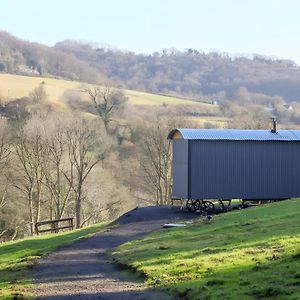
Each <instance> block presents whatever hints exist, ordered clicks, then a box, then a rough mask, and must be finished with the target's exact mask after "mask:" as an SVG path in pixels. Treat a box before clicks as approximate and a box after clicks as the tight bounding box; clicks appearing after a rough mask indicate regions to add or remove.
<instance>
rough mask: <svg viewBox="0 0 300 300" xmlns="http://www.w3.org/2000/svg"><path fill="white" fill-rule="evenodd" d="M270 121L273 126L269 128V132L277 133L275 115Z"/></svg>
mask: <svg viewBox="0 0 300 300" xmlns="http://www.w3.org/2000/svg"><path fill="white" fill-rule="evenodd" d="M272 121H273V128H272V130H271V132H272V133H277V128H276V127H277V122H276V118H275V117H273V118H272Z"/></svg>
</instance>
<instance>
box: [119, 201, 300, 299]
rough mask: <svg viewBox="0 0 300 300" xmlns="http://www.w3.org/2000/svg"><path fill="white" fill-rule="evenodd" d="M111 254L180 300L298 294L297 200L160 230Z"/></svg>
mask: <svg viewBox="0 0 300 300" xmlns="http://www.w3.org/2000/svg"><path fill="white" fill-rule="evenodd" d="M113 256H114V257H115V259H117V260H118V261H119V262H120V263H121V264H123V265H128V266H130V267H132V268H134V269H136V270H138V271H139V272H142V273H143V274H145V275H146V276H147V277H148V282H149V284H155V280H156V279H160V280H161V284H160V285H159V286H160V287H161V288H163V289H165V290H167V291H168V292H169V293H171V294H173V295H177V296H179V298H181V299H189V300H192V299H300V199H295V200H289V201H285V202H280V203H273V204H269V205H265V206H261V207H255V208H251V209H247V210H242V211H236V212H230V213H227V214H222V215H217V216H214V219H213V220H212V221H211V222H207V221H205V220H202V221H197V222H195V223H193V224H190V225H189V226H187V227H185V228H177V229H169V230H161V231H159V232H156V233H154V234H151V235H149V236H147V237H146V238H144V239H142V240H137V241H133V242H130V243H127V244H124V245H122V246H121V247H119V248H118V249H117V250H116V251H115V252H114V253H113Z"/></svg>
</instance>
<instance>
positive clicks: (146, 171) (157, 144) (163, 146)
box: [139, 120, 171, 205]
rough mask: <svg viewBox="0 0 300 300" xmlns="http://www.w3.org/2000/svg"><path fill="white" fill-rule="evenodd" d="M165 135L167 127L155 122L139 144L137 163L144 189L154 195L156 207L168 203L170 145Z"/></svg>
mask: <svg viewBox="0 0 300 300" xmlns="http://www.w3.org/2000/svg"><path fill="white" fill-rule="evenodd" d="M167 133H168V127H167V126H163V125H162V124H161V121H160V120H157V122H156V124H154V125H152V126H151V127H150V128H148V129H147V131H146V132H145V135H144V138H143V139H142V140H141V144H140V151H141V152H140V156H139V163H140V166H141V169H142V176H143V181H144V187H145V189H146V190H148V192H149V193H150V194H154V196H155V200H156V204H157V205H164V204H167V203H168V202H169V201H170V185H171V144H170V141H168V140H167V139H166V136H167Z"/></svg>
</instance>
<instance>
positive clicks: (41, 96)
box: [29, 83, 48, 104]
mask: <svg viewBox="0 0 300 300" xmlns="http://www.w3.org/2000/svg"><path fill="white" fill-rule="evenodd" d="M29 98H30V99H31V101H32V102H33V103H34V104H38V103H42V102H45V101H46V100H47V99H48V96H47V93H46V91H45V87H44V84H43V83H40V84H39V85H38V86H37V87H36V88H34V89H33V90H32V91H31V92H30V93H29Z"/></svg>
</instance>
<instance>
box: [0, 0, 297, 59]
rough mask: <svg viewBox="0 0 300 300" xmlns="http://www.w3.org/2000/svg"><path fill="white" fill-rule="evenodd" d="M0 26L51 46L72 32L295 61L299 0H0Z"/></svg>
mask: <svg viewBox="0 0 300 300" xmlns="http://www.w3.org/2000/svg"><path fill="white" fill-rule="evenodd" d="M0 29H2V30H6V31H9V32H11V33H12V34H14V35H16V36H17V37H20V38H24V39H28V40H31V41H38V42H41V43H44V44H47V45H51V46H52V45H54V44H55V43H56V42H58V41H61V40H64V39H67V38H71V39H78V40H83V41H89V42H90V41H93V42H97V43H98V44H99V45H110V46H113V47H116V48H120V49H127V50H133V51H135V52H144V53H151V52H154V51H158V50H161V49H163V48H171V47H175V48H177V49H180V50H184V49H187V48H194V49H199V50H203V51H211V50H216V49H217V50H219V51H225V52H230V53H233V54H244V53H245V54H248V53H259V54H266V55H269V56H276V57H280V58H288V59H293V60H295V61H296V62H297V63H298V64H300V1H299V0H206V1H204V0H148V1H146V0H106V1H103V0H0Z"/></svg>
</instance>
